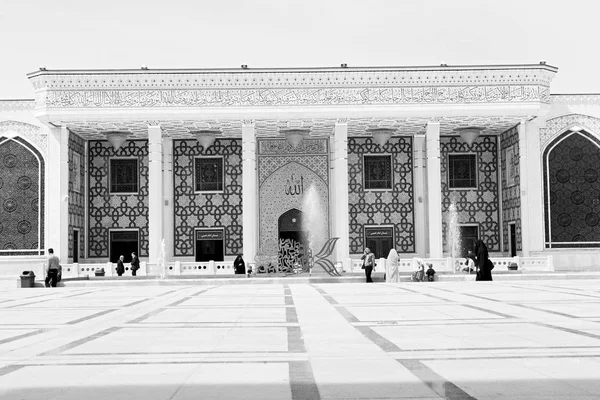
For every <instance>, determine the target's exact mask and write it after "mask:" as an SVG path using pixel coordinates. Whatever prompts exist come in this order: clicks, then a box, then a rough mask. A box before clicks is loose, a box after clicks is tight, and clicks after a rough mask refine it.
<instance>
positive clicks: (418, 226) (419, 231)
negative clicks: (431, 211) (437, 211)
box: [413, 135, 427, 258]
mask: <svg viewBox="0 0 600 400" xmlns="http://www.w3.org/2000/svg"><path fill="white" fill-rule="evenodd" d="M413 165H414V173H413V179H414V182H413V188H414V190H413V193H414V197H415V199H414V202H415V217H414V221H415V227H414V229H415V252H416V253H417V256H419V257H421V258H424V257H426V255H427V254H426V253H427V228H426V227H427V212H426V210H425V197H426V196H425V184H426V181H427V179H426V177H427V169H426V168H425V136H424V135H420V136H415V137H414V139H413Z"/></svg>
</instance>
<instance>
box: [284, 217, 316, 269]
mask: <svg viewBox="0 0 600 400" xmlns="http://www.w3.org/2000/svg"><path fill="white" fill-rule="evenodd" d="M303 221H304V213H303V212H302V211H300V210H297V209H295V208H292V209H291V210H288V211H286V212H284V213H283V214H281V216H280V217H279V220H278V221H277V226H278V231H279V233H278V238H279V243H278V249H279V256H278V259H279V264H280V265H281V266H282V267H283V268H293V267H294V265H295V264H297V263H300V264H302V265H303V266H304V265H305V264H306V263H307V262H308V257H307V256H308V255H307V254H306V248H307V247H308V234H307V232H306V231H305V230H304V229H303V227H304V225H303ZM312 250H313V251H315V249H312Z"/></svg>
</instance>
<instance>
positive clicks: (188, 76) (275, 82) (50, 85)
mask: <svg viewBox="0 0 600 400" xmlns="http://www.w3.org/2000/svg"><path fill="white" fill-rule="evenodd" d="M555 72H556V69H555V68H553V67H548V66H543V65H534V66H531V65H530V66H498V67H462V68H451V67H443V68H442V67H436V68H429V69H400V68H397V69H385V68H381V69H377V68H373V69H357V70H355V69H336V70H334V69H303V70H259V71H256V70H236V71H233V70H227V71H221V70H208V71H185V70H181V71H176V70H174V71H147V70H143V71H132V70H121V71H119V70H116V71H39V72H35V73H33V74H30V76H29V78H30V79H31V82H32V84H33V86H34V88H35V89H42V88H47V89H54V90H60V89H66V90H70V89H83V90H98V89H104V90H109V89H116V90H118V89H121V90H122V89H138V90H139V89H189V90H193V89H252V88H271V89H275V88H279V89H283V88H306V87H311V88H323V87H328V88H356V87H374V88H395V87H415V86H418V87H421V86H423V87H429V86H447V85H467V86H471V85H543V86H547V85H549V84H550V82H551V80H552V78H553V77H554V75H555Z"/></svg>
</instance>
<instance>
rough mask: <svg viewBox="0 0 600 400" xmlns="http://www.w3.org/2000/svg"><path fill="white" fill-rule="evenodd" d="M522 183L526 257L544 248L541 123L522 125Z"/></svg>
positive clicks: (522, 216)
mask: <svg viewBox="0 0 600 400" xmlns="http://www.w3.org/2000/svg"><path fill="white" fill-rule="evenodd" d="M518 129H519V185H520V189H521V193H520V198H521V246H522V251H523V256H524V257H528V256H529V253H530V252H531V251H543V250H544V241H545V237H546V235H545V233H544V201H543V199H544V194H543V190H544V185H543V173H542V156H541V149H540V132H539V125H538V124H537V123H536V122H534V121H523V122H521V124H519V127H518Z"/></svg>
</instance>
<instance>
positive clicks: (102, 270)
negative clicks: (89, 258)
mask: <svg viewBox="0 0 600 400" xmlns="http://www.w3.org/2000/svg"><path fill="white" fill-rule="evenodd" d="M104 273H105V272H104V268H97V269H96V271H94V274H95V275H96V276H104Z"/></svg>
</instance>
